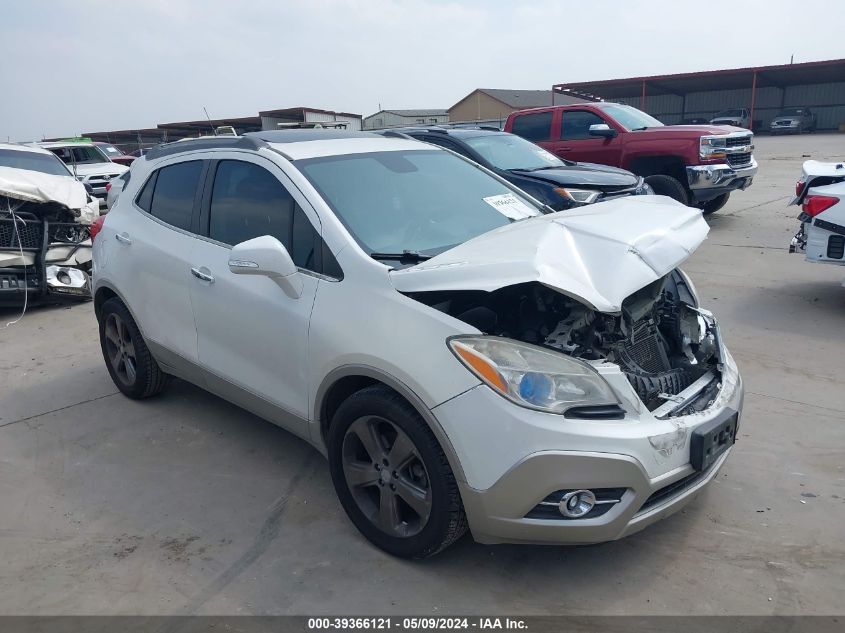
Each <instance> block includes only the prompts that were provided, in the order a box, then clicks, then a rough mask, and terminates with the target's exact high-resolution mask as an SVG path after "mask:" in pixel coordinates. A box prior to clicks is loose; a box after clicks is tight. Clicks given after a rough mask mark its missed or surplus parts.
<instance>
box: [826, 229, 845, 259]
mask: <svg viewBox="0 0 845 633" xmlns="http://www.w3.org/2000/svg"><path fill="white" fill-rule="evenodd" d="M827 256H828V257H829V258H830V259H842V258H843V257H845V237H843V236H842V235H831V236H830V237H829V238H827Z"/></svg>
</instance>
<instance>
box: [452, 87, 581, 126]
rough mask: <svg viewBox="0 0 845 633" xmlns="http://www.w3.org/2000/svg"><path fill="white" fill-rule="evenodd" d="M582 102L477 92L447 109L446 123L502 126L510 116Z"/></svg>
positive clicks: (544, 93) (541, 93)
mask: <svg viewBox="0 0 845 633" xmlns="http://www.w3.org/2000/svg"><path fill="white" fill-rule="evenodd" d="M583 102H584V100H583V99H578V98H577V97H570V96H568V95H562V94H555V93H553V92H552V91H551V90H501V89H498V88H477V89H475V90H473V91H472V92H470V93H469V94H468V95H467V96H466V97H464V98H463V99H461V100H460V101H458V102H457V103H456V104H455V105H453V106H452V107H451V108H449V121H452V122H455V121H485V122H493V121H498V122H499V123H500V124H504V122H505V119H506V118H508V115H509V114H510V113H511V112H515V111H517V110H522V109H524V108H541V107H543V106H549V105H567V104H570V103H583Z"/></svg>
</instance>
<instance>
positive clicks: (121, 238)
mask: <svg viewBox="0 0 845 633" xmlns="http://www.w3.org/2000/svg"><path fill="white" fill-rule="evenodd" d="M114 239H116V240H117V241H118V242H120V243H121V244H126V245H127V246H128V245H129V244H131V243H132V240H131V239H130V238H129V236H128V235H127V234H126V233H115V234H114Z"/></svg>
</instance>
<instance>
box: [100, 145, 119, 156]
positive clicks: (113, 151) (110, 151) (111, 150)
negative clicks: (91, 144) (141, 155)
mask: <svg viewBox="0 0 845 633" xmlns="http://www.w3.org/2000/svg"><path fill="white" fill-rule="evenodd" d="M97 147H99V148H100V149H101V150H103V151H104V152H105V153H106V156H122V155H123V152H121V151H120V150H119V149H117V148H116V147H115V146H114V145H97Z"/></svg>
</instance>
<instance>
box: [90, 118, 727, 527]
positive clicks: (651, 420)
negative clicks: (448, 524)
mask: <svg viewBox="0 0 845 633" xmlns="http://www.w3.org/2000/svg"><path fill="white" fill-rule="evenodd" d="M271 134H272V133H271ZM212 142H213V141H211V142H209V145H208V147H209V149H206V150H202V149H192V148H191V147H186V149H185V150H184V151H183V152H181V153H177V154H174V155H169V156H164V157H160V158H155V156H154V157H153V158H152V159H150V158H149V157H147V158H145V159H143V160H138V161H136V162H135V163H134V164H133V167H132V178H131V180H130V182H129V183H128V184H127V185H126V186H125V188H124V190H123V192H122V194H121V195H120V197H119V198H118V200H117V202H116V204H115V205H114V207H113V208H112V210H111V212H110V213H109V214H108V215H107V216H106V218H105V221H104V223H103V227H102V230H101V232H100V233H99V235H98V237H97V239H96V240H95V243H94V286H95V295H96V296H97V297H99V296H100V295H101V293H103V292H105V293H116V294H117V295H118V296H119V297H120V299H121V300H122V301H123V302H124V303H125V304H126V306H127V307H128V308H129V310H130V312H131V313H132V315H133V317H134V319H135V320H136V322H137V323H138V325H139V327H140V329H141V331H142V333H143V336H144V338H145V340H146V341H148V342H149V343H150V344H151V347H152V349H154V350H155V354H156V358H157V360H158V362H159V364H160V365H162V366H163V367H164V368H165V369H166V370H167V371H172V372H173V373H176V374H177V375H181V376H185V377H189V378H190V379H191V380H193V381H194V382H196V383H197V384H199V385H200V386H202V387H205V388H208V389H210V390H211V391H213V392H215V393H218V394H221V395H224V397H227V398H229V399H230V400H232V401H233V402H237V403H239V404H241V405H242V406H246V407H248V408H251V410H253V411H255V412H257V413H259V414H261V415H264V416H265V417H267V418H268V419H272V420H274V421H276V422H277V423H279V424H281V425H282V426H284V427H285V428H287V429H289V430H290V431H292V432H294V433H296V434H298V435H300V436H301V437H304V438H306V439H307V440H309V441H310V442H311V443H313V444H314V445H315V446H316V447H317V448H318V449H319V450H321V451H323V452H326V445H325V437H324V436H323V432H322V428H323V427H322V423H323V422H324V421H323V420H322V419H321V417H322V413H321V406H322V401H321V400H320V398H321V397H322V396H323V395H324V393H325V390H326V388H327V387H328V386H330V385H331V383H332V380H333V379H334V377H335V376H338V375H347V372H353V373H354V372H361V375H366V376H370V377H372V376H379V377H383V379H384V381H385V382H386V383H387V384H389V385H391V387H393V388H395V389H396V390H398V391H399V392H400V393H401V394H402V395H404V396H405V397H406V398H407V399H408V401H409V402H411V403H412V404H413V406H415V407H418V409H417V410H418V411H419V413H420V415H421V416H423V417H424V418H425V419H426V420H429V424H430V425H431V429H432V432H434V433H435V435H436V436H437V437H438V440H439V441H440V443H441V444H442V445H443V447H444V451H446V453H447V455H448V456H449V458H450V464H451V466H452V470H453V471H454V472H455V476H456V479H457V481H458V485H459V487H460V489H461V494H462V496H463V499H464V504H465V506H466V510H467V515H468V517H469V521H470V526H471V529H472V530H473V533H474V535H475V536H476V538H478V539H479V540H483V541H485V542H497V541H544V542H593V541H596V540H606V539H612V538H618V537H620V536H622V535H624V534H627V533H630V532H632V531H636V529H641V527H643V526H644V525H645V524H647V523H648V522H650V521H653V520H656V519H657V518H660V517H662V516H664V515H666V514H669V513H671V512H673V511H676V510H678V509H680V507H682V506H683V505H684V504H685V503H686V502H687V501H688V500H689V499H690V498H691V497H692V496H694V494H695V493H697V491H698V490H699V489H700V488H701V487H702V486H703V485H705V484H706V483H707V482H708V481H709V480H710V479H712V477H714V476H715V473H716V471H718V467H719V466H720V465H721V463H722V462H723V461H724V457H722V458H720V460H719V461H718V463H717V464H716V465H715V466H714V467H713V468H712V469H710V470H709V471H707V473H704V474H703V475H706V476H703V478H701V479H700V480H698V481H697V483H695V484H694V485H692V484H691V486H690V487H689V488H686V489H685V490H684V492H682V493H679V494H678V495H676V496H674V497H672V498H670V499H669V500H668V501H665V502H663V503H662V504H661V505H659V506H658V507H657V509H656V510H649V512H648V513H645V514H643V513H638V509H639V508H640V506H641V505H642V504H643V502H644V501H645V500H646V498H647V497H649V495H650V494H651V493H652V492H654V491H656V490H658V489H659V488H661V487H662V486H664V485H666V484H667V483H670V482H673V481H677V480H679V479H681V478H684V477H687V476H689V475H693V474H694V471H693V468H692V466H691V465H690V442H691V440H690V438H691V434H692V432H693V431H694V430H695V429H697V428H699V427H701V426H702V425H704V424H706V423H708V422H711V421H713V420H716V419H718V418H720V416H724V415H726V414H730V413H731V412H739V411H740V410H741V408H742V394H743V390H742V384H741V380H740V378H739V374H738V372H737V369H736V365H735V364H734V362H733V360H732V358H731V357H730V355H729V354H728V353H727V350H725V349H724V346H723V345H722V343H721V341H719V345H720V348H721V349H722V351H723V354H722V358H723V365H724V369H723V375H722V381H721V383H720V384H719V386H718V391H717V393H716V394H715V396H714V400H713V402H712V404H711V405H710V406H708V407H707V408H706V409H705V410H704V411H701V412H698V413H692V414H689V415H682V416H677V417H669V418H664V419H658V418H656V417H655V415H654V414H653V413H652V412H650V411H649V410H648V409H647V408H646V407H645V405H644V404H643V402H642V401H641V400H640V399H639V396H638V395H637V393H636V392H635V391H634V389H633V387H632V386H631V384H630V383H629V382H628V379H626V377H625V375H624V374H623V373H622V372H621V371H620V368H619V366H617V365H615V364H612V363H602V362H596V363H592V364H591V367H593V368H594V369H595V370H596V371H597V372H598V374H599V375H600V376H601V378H602V379H603V380H605V381H606V382H607V384H608V385H609V386H610V389H611V390H612V392H613V393H614V394H615V397H616V398H617V399H618V401H619V403H620V406H621V407H622V409H623V410H624V417H623V418H622V419H615V420H570V419H566V418H565V417H564V416H562V415H560V414H554V413H547V412H543V411H536V410H530V409H528V408H525V407H522V406H518V405H516V404H513V403H512V402H510V401H508V400H506V399H505V398H503V397H501V396H500V395H498V394H496V393H495V392H494V391H493V390H492V389H491V388H490V387H488V386H486V385H485V384H483V383H482V382H481V380H479V378H478V377H476V375H475V374H473V373H472V372H471V371H469V370H468V369H467V368H466V367H465V366H464V365H463V364H462V363H461V362H459V361H458V360H457V359H456V357H455V355H454V354H453V353H452V351H451V350H450V348H449V346H448V344H447V340H448V339H449V338H450V337H454V336H458V335H478V334H481V333H480V331H479V330H478V329H476V328H475V327H473V326H471V325H468V324H467V323H465V322H463V321H461V320H459V319H457V318H455V317H453V316H450V315H449V314H447V313H445V312H442V311H440V310H437V309H435V308H432V307H429V306H427V305H425V304H423V303H421V302H419V301H417V300H415V299H413V298H411V297H409V296H408V295H407V294H405V293H408V292H417V291H426V290H434V289H438V290H439V289H444V288H460V289H481V290H490V289H493V288H497V287H501V286H503V285H507V284H514V283H522V282H525V281H540V282H541V283H543V284H546V285H548V286H550V287H552V288H554V289H556V290H559V291H560V292H562V293H565V294H567V295H568V296H570V297H574V298H577V299H578V300H580V301H583V302H584V303H586V304H588V305H590V306H592V307H593V308H595V309H596V310H599V311H606V312H608V313H614V312H618V311H619V310H620V307H621V303H622V300H623V299H624V298H625V297H626V296H628V295H629V294H631V293H632V292H633V291H635V290H638V289H639V288H642V287H643V286H645V285H647V284H649V283H650V282H652V281H654V280H655V279H659V278H660V277H661V276H663V275H664V274H665V273H667V272H668V271H670V270H672V269H673V268H674V267H676V266H678V265H680V264H681V263H682V262H683V261H685V260H686V259H687V257H688V256H689V255H690V253H691V252H692V251H693V250H694V249H695V248H696V247H697V246H698V245H699V244H700V243H701V242H702V240H703V239H705V237H706V234H707V227H706V224H705V223H704V221H703V220H702V219H701V216H700V213H699V212H698V211H696V210H689V209H687V208H686V207H683V206H681V205H678V204H677V203H674V202H672V201H671V200H668V199H663V198H660V197H651V196H649V197H648V198H626V199H624V200H620V201H618V202H608V203H605V204H603V205H597V206H595V207H590V208H589V210H587V211H576V212H574V213H572V212H570V213H558V214H554V215H549V216H544V217H536V218H529V219H526V220H522V221H519V222H516V223H514V224H510V225H508V226H505V227H503V228H501V229H497V230H494V231H492V232H490V233H486V234H483V235H480V236H478V237H477V238H475V239H473V240H470V241H468V242H465V243H464V244H462V245H460V246H457V247H455V248H452V249H451V250H447V251H445V252H444V253H442V254H441V255H439V256H437V257H434V258H432V259H431V260H429V261H428V262H425V263H422V264H418V265H417V266H413V267H410V268H406V269H404V270H396V269H395V268H394V267H392V266H389V265H387V264H385V263H383V262H380V261H376V260H375V259H373V258H372V257H370V256H369V253H367V252H366V251H365V250H364V249H363V248H362V246H361V245H360V244H359V243H358V242H357V241H356V240H355V239H354V238H353V237H352V235H351V234H350V232H349V230H348V229H347V228H346V227H345V226H344V224H343V223H342V222H341V221H340V219H339V218H338V217H337V216H336V215H335V214H334V212H333V211H332V209H331V208H330V206H329V204H328V203H327V202H326V200H324V199H323V197H322V196H321V195H320V194H319V192H318V191H317V190H316V189H315V187H314V186H313V185H312V184H311V182H310V181H309V180H308V179H307V178H306V177H305V176H304V175H303V173H302V172H301V171H300V170H299V169H298V165H297V161H298V160H301V159H306V158H314V157H321V156H336V155H347V154H350V155H351V154H356V153H364V152H374V151H377V152H391V151H427V152H431V151H443V150H433V148H432V147H431V146H430V145H427V144H423V143H419V142H416V141H410V140H407V139H395V138H384V137H377V136H372V137H370V136H361V137H359V136H356V135H351V134H350V136H349V137H348V138H336V137H331V136H328V137H326V138H325V139H324V140H312V141H298V142H287V143H281V142H280V143H273V142H272V141H270V142H269V145H267V146H264V147H260V148H259V149H254V150H249V151H247V150H244V149H232V148H229V149H212V148H211V143H212ZM186 145H187V144H186ZM198 159H216V160H242V161H247V162H253V163H256V164H260V165H261V166H263V167H264V168H265V169H267V170H269V171H270V172H271V173H272V174H273V175H274V176H275V177H276V178H277V179H278V180H279V182H281V183H282V184H283V185H284V186H285V187H286V188H288V190H289V191H290V192H291V193H292V195H293V196H294V199H295V200H296V202H297V203H298V204H299V205H300V206H301V208H302V210H303V211H304V213H305V215H306V216H307V218H308V219H309V221H310V222H311V223H312V225H313V226H314V227H315V228H316V229H317V230H318V232H319V234H320V235H321V237H322V239H323V240H324V241H325V243H326V245H327V247H328V249H329V250H330V251H331V253H332V254H333V255H334V257H335V258H336V260H337V262H338V263H339V264H340V268H341V269H342V271H343V277H342V279H337V278H326V277H325V276H321V275H320V274H316V273H312V272H310V271H308V270H304V269H300V272H299V273H298V275H299V276H300V277H301V282H302V284H301V285H302V289H301V292H300V293H299V294H298V295H297V296H291V295H289V294H288V293H286V292H285V290H284V288H283V287H282V286H280V285H279V284H278V283H277V282H276V281H274V279H273V278H272V277H271V276H261V275H255V276H248V275H239V274H235V273H233V272H232V269H231V264H230V254H231V248H230V247H229V246H226V245H223V244H220V243H218V242H215V241H214V240H212V239H209V238H208V237H202V236H196V235H193V234H191V233H190V232H187V231H183V230H180V229H175V228H174V227H172V226H169V225H167V224H165V223H164V222H162V221H160V220H158V219H156V218H154V217H152V216H151V215H149V214H148V213H146V212H144V211H142V210H141V209H140V208H139V207H138V206H137V205H136V204H135V200H136V196H137V195H138V193H139V192H140V190H141V188H142V187H143V185H144V184H145V182H146V180H147V177H148V176H149V175H150V174H151V173H152V171H153V170H154V169H157V168H160V167H163V166H168V165H173V164H176V163H179V162H184V161H188V160H198ZM458 160H463V159H458ZM485 173H487V172H485ZM491 179H493V180H495V181H497V182H498V183H500V184H503V185H504V186H505V187H507V188H508V189H509V190H511V191H513V194H514V195H515V196H518V197H519V198H520V199H524V200H526V201H527V203H531V204H535V203H534V202H532V201H531V199H529V198H527V197H526V196H525V194H523V193H522V192H520V191H518V190H516V189H514V188H513V187H512V186H510V185H508V184H507V183H505V182H504V181H503V180H501V179H498V178H494V177H493V176H491ZM491 182H492V180H491ZM537 209H538V212H539V211H540V209H539V205H537ZM455 213H460V209H455ZM247 263H248V262H247ZM192 269H194V270H195V271H196V272H195V273H192V272H191V271H192ZM197 273H201V275H199V274H197ZM200 277H202V278H200ZM702 314H706V315H709V313H706V312H702ZM707 318H710V317H709V316H708V317H707ZM537 457H540V458H541V459H546V457H548V458H549V459H550V460H552V461H553V462H554V463H556V464H558V465H559V468H556V469H555V471H554V472H555V473H557V474H555V475H554V476H552V477H551V478H550V479H548V480H542V481H534V482H533V483H532V486H531V487H530V489H529V488H526V489H524V490H523V491H522V493H521V494H522V495H523V496H524V499H523V500H522V501H521V502H520V503H523V504H527V505H528V507H529V508H530V506H531V505H533V504H536V503H538V502H539V500H541V499H542V498H543V497H544V496H545V495H547V494H548V493H549V492H552V491H554V490H555V489H556V488H555V487H554V486H556V487H557V488H562V487H566V486H564V485H563V483H562V482H561V481H560V479H561V478H563V479H565V477H566V476H569V477H570V479H569V483H570V484H572V485H574V486H588V485H590V481H589V478H590V477H591V476H597V475H596V473H597V472H598V470H601V468H603V465H604V464H606V463H609V462H613V464H615V465H616V466H615V467H618V468H620V469H622V468H624V469H628V470H630V472H633V473H635V474H633V475H631V478H629V479H626V480H618V481H617V482H616V483H615V484H613V485H618V486H623V487H624V486H628V487H629V488H630V494H628V493H626V496H625V497H624V499H623V502H622V503H620V504H619V505H618V506H617V507H616V508H614V510H613V511H612V512H610V513H608V515H606V517H605V518H601V519H595V520H593V519H589V520H587V522H586V523H582V524H580V525H573V524H572V523H571V522H569V523H567V522H560V521H557V522H554V521H552V522H549V521H534V520H528V519H522V515H520V516H516V517H511V518H507V519H502V518H501V514H502V513H503V512H505V510H504V509H503V508H502V507H500V506H496V505H495V504H493V505H490V504H492V502H491V501H488V499H490V497H484V494H486V493H488V492H491V491H494V490H495V489H496V487H497V486H501V485H505V484H506V483H507V481H506V480H507V477H508V474H509V473H512V472H514V470H518V469H519V468H520V467H521V466H522V465H524V464H526V463H527V462H530V461H532V460H533V459H535V458H537ZM582 463H587V464H590V467H589V468H588V469H587V470H583V469H582V470H579V471H574V470H572V469H573V468H576V466H575V465H576V464H582ZM596 469H598V470H596ZM577 473H580V474H577ZM567 474H568V475H567ZM576 474H577V476H576ZM503 482H504V483H503ZM576 523H577V522H576Z"/></svg>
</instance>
